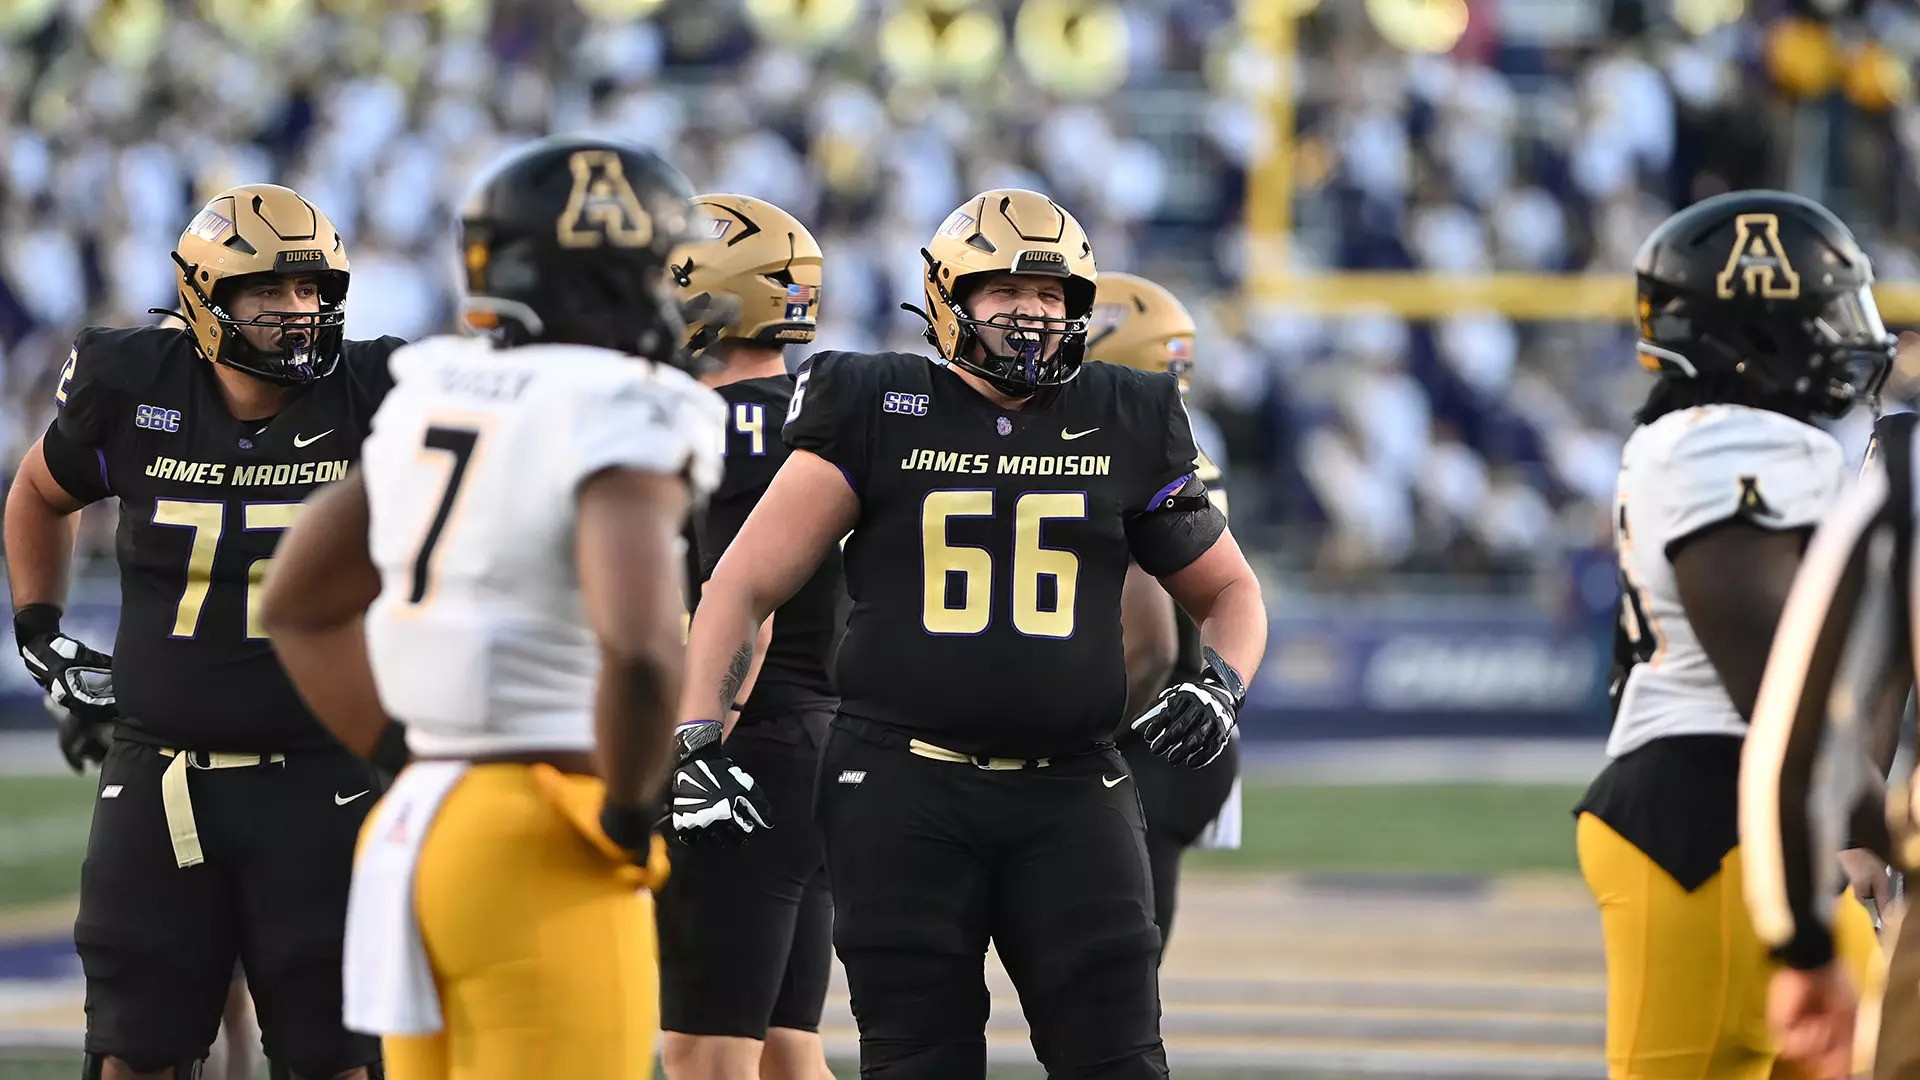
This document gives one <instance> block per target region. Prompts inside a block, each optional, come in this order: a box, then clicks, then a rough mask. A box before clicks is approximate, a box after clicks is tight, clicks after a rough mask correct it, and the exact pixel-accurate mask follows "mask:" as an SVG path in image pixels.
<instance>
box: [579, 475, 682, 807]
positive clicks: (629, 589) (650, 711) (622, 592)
mask: <svg viewBox="0 0 1920 1080" xmlns="http://www.w3.org/2000/svg"><path fill="white" fill-rule="evenodd" d="M688 498H689V496H688V492H687V485H686V482H685V481H683V480H681V479H680V478H679V477H674V476H663V475H661V474H658V473H648V472H641V471H639V470H636V469H609V470H606V471H604V472H602V473H600V474H599V475H597V476H594V477H592V478H591V479H589V480H588V481H587V482H586V483H584V484H582V485H581V486H580V494H579V499H578V513H579V521H578V524H577V526H576V530H577V540H576V542H575V559H576V560H577V562H578V564H579V573H580V596H581V602H582V604H583V606H584V608H585V613H586V616H587V625H588V626H589V627H590V628H591V629H592V630H593V633H594V636H595V637H596V638H598V639H599V642H600V682H599V685H598V687H597V689H596V692H595V695H594V704H593V717H594V720H593V722H594V737H595V743H596V746H597V748H598V756H599V767H600V771H601V773H602V774H603V776H604V778H605V780H606V784H607V800H608V802H609V803H617V804H622V805H627V806H639V805H641V804H643V803H645V802H646V801H647V800H649V799H650V798H652V796H653V794H654V792H655V791H657V790H658V789H659V786H660V782H661V779H662V778H663V777H664V776H665V775H666V771H667V763H668V761H669V760H670V758H671V756H672V752H673V739H672V732H673V720H674V712H673V709H674V704H675V702H676V701H678V699H679V696H680V663H681V658H682V652H683V649H682V645H681V623H680V620H681V614H682V607H681V604H682V600H681V593H680V587H679V577H678V574H679V558H680V555H679V538H680V526H681V523H682V522H684V521H685V520H686V516H687V504H688Z"/></svg>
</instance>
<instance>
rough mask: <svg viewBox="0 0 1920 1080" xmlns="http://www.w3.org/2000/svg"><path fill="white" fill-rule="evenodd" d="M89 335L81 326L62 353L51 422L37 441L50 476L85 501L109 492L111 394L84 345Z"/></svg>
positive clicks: (110, 487)
mask: <svg viewBox="0 0 1920 1080" xmlns="http://www.w3.org/2000/svg"><path fill="white" fill-rule="evenodd" d="M90 334H91V331H82V332H81V334H80V336H79V337H78V338H76V339H75V340H74V343H73V349H72V351H70V352H68V353H67V362H66V365H65V366H64V367H62V368H61V369H60V383H59V385H58V386H57V387H55V389H54V391H53V404H54V408H55V410H56V411H55V413H54V417H53V423H51V424H49V425H48V426H47V432H46V436H45V437H44V439H43V440H42V443H41V447H42V449H43V451H44V453H45V454H46V459H47V471H48V472H50V473H51V474H52V475H53V478H54V480H55V481H56V482H58V483H59V485H60V486H61V487H63V488H65V489H66V490H67V493H68V494H70V495H72V496H73V497H74V498H76V499H79V500H80V501H82V502H88V503H91V502H98V501H99V500H101V499H104V498H107V497H108V496H110V495H112V494H113V487H112V484H111V482H110V477H109V476H108V470H107V453H106V450H107V440H108V436H109V435H110V434H111V432H112V426H113V408H112V399H113V396H114V395H113V393H112V391H111V390H109V389H108V388H107V387H105V386H103V385H101V380H100V375H101V372H100V370H99V367H100V362H101V361H100V358H99V357H98V356H97V355H96V354H95V351H94V350H92V349H90V348H89V344H90V343H89V335H90Z"/></svg>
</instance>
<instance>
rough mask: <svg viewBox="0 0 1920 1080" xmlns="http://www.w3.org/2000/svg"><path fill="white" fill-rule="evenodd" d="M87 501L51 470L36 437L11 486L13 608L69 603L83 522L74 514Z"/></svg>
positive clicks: (9, 531)
mask: <svg viewBox="0 0 1920 1080" xmlns="http://www.w3.org/2000/svg"><path fill="white" fill-rule="evenodd" d="M83 505H84V504H83V503H82V502H81V501H80V500H79V499H76V498H74V497H73V496H72V495H71V494H69V493H68V492H67V489H66V488H63V487H61V486H60V482H59V481H58V480H55V479H54V478H53V473H51V472H49V471H48V470H47V457H46V451H45V450H43V449H42V448H41V445H40V440H38V439H35V440H34V442H33V445H32V446H31V447H29V448H28V449H27V453H26V456H25V457H24V458H22V459H21V461H20V468H19V469H18V471H16V472H15V473H14V476H13V487H12V488H11V489H9V490H8V492H7V521H6V544H7V581H8V584H9V586H10V587H11V588H12V590H13V609H14V610H15V611H18V610H20V609H21V608H24V607H27V606H28V605H30V604H53V605H55V606H56V607H57V606H60V605H63V604H65V603H66V599H67V583H68V574H69V571H70V570H71V568H72V564H73V540H74V530H75V529H76V528H77V527H78V525H79V521H78V519H76V518H74V517H73V514H74V513H75V512H76V511H78V510H79V509H80V508H81V506H83Z"/></svg>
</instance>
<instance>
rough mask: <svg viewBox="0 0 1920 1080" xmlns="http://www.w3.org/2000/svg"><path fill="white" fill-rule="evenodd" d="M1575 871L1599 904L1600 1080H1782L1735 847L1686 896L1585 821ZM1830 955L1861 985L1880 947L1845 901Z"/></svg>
mask: <svg viewBox="0 0 1920 1080" xmlns="http://www.w3.org/2000/svg"><path fill="white" fill-rule="evenodd" d="M1577 835H1578V847H1579V852H1580V870H1581V873H1582V874H1584V875H1585V877H1586V879H1587V887H1588V888H1589V889H1591V890H1592V891H1593V895H1594V899H1595V900H1596V901H1597V902H1598V904H1599V906H1600V921H1601V929H1602V932H1603V934H1604V936H1605V939H1606V950H1607V1075H1608V1076H1609V1077H1610V1078H1611V1080H1787V1078H1798V1077H1800V1076H1802V1075H1803V1074H1802V1073H1801V1072H1800V1071H1799V1070H1798V1069H1796V1068H1794V1067H1792V1066H1790V1065H1788V1064H1787V1063H1785V1062H1781V1061H1779V1060H1777V1057H1776V1051H1775V1049H1774V1041H1773V1037H1772V1035H1771V1034H1770V1033H1769V1032H1768V1030H1767V1016H1766V1006H1767V984H1768V982H1769V980H1770V979H1771V978H1772V975H1773V972H1774V969H1775V965H1774V963H1773V960H1772V958H1771V957H1769V956H1768V955H1767V948H1766V946H1765V945H1763V944H1761V942H1760V938H1759V936H1758V935H1757V934H1755V933H1754V930H1753V924H1752V922H1751V921H1750V920H1749V919H1748V917H1747V908H1746V902H1745V898H1744V896H1743V895H1742V882H1741V860H1740V849H1739V848H1737V847H1736V848H1734V849H1733V850H1732V851H1729V852H1728V853H1727V854H1726V856H1725V857H1724V858H1723V859H1722V860H1721V862H1720V871H1719V873H1717V874H1715V875H1714V876H1713V877H1712V878H1710V879H1709V880H1708V881H1707V883H1706V884H1704V885H1702V886H1700V887H1699V888H1698V889H1695V890H1694V891H1692V892H1687V891H1686V890H1685V889H1682V888H1681V887H1680V884H1679V882H1677V881H1675V880H1674V879H1673V876H1672V875H1671V874H1669V873H1667V872H1666V871H1665V870H1664V869H1662V868H1661V867H1660V866H1659V864H1657V863H1655V862H1654V861H1653V860H1652V859H1650V858H1648V857H1647V855H1646V854H1645V853H1644V852H1642V851H1641V850H1640V849H1639V848H1637V847H1635V846H1633V844H1631V843H1630V842H1628V841H1627V840H1626V839H1625V838H1623V837H1622V836H1621V835H1620V834H1619V833H1617V832H1615V831H1614V830H1613V829H1612V828H1611V827H1610V826H1608V825H1607V824H1606V823H1605V822H1603V821H1601V820H1600V819H1599V818H1597V817H1594V816H1593V815H1592V814H1581V815H1580V820H1579V825H1578V829H1577ZM1834 940H1835V947H1836V949H1837V950H1838V952H1839V956H1840V959H1841V961H1842V962H1843V963H1844V964H1845V965H1846V967H1847V968H1848V969H1849V971H1850V972H1851V974H1852V975H1853V979H1854V985H1855V986H1856V987H1859V986H1863V985H1865V982H1866V979H1867V976H1868V972H1869V968H1870V967H1871V964H1872V962H1873V957H1874V955H1875V954H1876V953H1877V952H1878V949H1879V946H1878V943H1877V942H1876V941H1875V939H1874V932H1873V921H1872V919H1871V918H1869V917H1868V915H1867V910H1866V908H1864V907H1862V906H1861V904H1860V902H1859V901H1858V900H1856V899H1854V897H1853V894H1852V893H1851V892H1849V893H1848V894H1847V895H1846V896H1845V897H1843V898H1842V899H1841V902H1840V903H1839V904H1838V905H1837V907H1836V916H1835V931H1834Z"/></svg>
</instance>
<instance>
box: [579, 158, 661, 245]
mask: <svg viewBox="0 0 1920 1080" xmlns="http://www.w3.org/2000/svg"><path fill="white" fill-rule="evenodd" d="M568 164H569V165H570V166H571V167H572V168H573V193H572V194H571V195H569V196H567V208H566V209H565V210H563V211H561V212H560V222H559V227H560V246H561V247H569V248H592V247H599V246H600V245H602V244H612V245H613V246H614V247H645V246H646V245H648V244H650V243H652V242H653V218H652V216H651V215H649V214H648V213H647V211H646V208H645V207H643V206H641V205H640V197H639V196H638V195H635V194H634V193H633V184H632V183H630V182H629V181H628V180H627V174H626V170H624V169H623V168H621V166H620V155H618V154H616V153H614V152H613V151H611V150H581V151H579V152H578V153H576V154H574V155H573V157H572V159H571V160H570V161H569V162H568Z"/></svg>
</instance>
